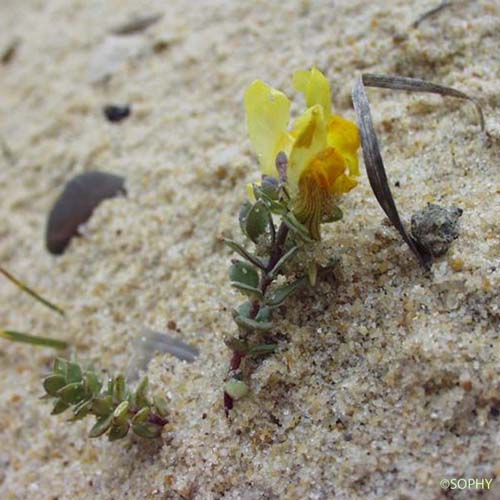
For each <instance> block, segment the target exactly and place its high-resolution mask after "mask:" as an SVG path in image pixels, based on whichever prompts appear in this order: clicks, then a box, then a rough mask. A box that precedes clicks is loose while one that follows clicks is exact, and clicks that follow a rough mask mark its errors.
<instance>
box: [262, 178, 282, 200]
mask: <svg viewBox="0 0 500 500" xmlns="http://www.w3.org/2000/svg"><path fill="white" fill-rule="evenodd" d="M260 196H266V197H267V198H268V199H270V200H277V199H278V198H279V181H278V179H276V178H275V177H271V176H269V175H263V176H262V182H261V184H260V186H259V193H258V194H257V198H259V197H260Z"/></svg>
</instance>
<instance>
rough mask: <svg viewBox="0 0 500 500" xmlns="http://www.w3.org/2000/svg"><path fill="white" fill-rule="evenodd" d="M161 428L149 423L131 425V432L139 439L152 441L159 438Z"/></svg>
mask: <svg viewBox="0 0 500 500" xmlns="http://www.w3.org/2000/svg"><path fill="white" fill-rule="evenodd" d="M161 430H162V427H161V426H159V425H156V424H151V423H149V422H145V423H138V424H134V425H132V431H133V432H134V434H137V435H138V436H140V437H143V438H148V439H154V438H157V437H159V436H161Z"/></svg>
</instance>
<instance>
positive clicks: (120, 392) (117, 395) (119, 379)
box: [113, 375, 127, 403]
mask: <svg viewBox="0 0 500 500" xmlns="http://www.w3.org/2000/svg"><path fill="white" fill-rule="evenodd" d="M126 397H127V388H126V385H125V378H124V377H123V375H117V376H116V377H115V380H114V384H113V400H114V401H115V403H121V402H122V401H123V400H124V399H125V398H126Z"/></svg>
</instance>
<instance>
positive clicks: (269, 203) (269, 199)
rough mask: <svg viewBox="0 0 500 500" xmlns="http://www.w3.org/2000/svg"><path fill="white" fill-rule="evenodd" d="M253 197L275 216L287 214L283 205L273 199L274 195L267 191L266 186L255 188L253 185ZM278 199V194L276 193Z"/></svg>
mask: <svg viewBox="0 0 500 500" xmlns="http://www.w3.org/2000/svg"><path fill="white" fill-rule="evenodd" d="M254 193H255V197H256V198H257V199H259V200H261V201H262V202H263V203H264V204H265V205H266V207H267V208H268V210H269V211H270V212H272V213H273V214H276V215H285V214H286V213H287V212H288V209H287V206H286V204H285V203H283V202H281V201H279V200H278V199H276V198H274V193H272V192H271V190H269V189H267V186H256V185H254ZM277 195H278V197H279V193H277Z"/></svg>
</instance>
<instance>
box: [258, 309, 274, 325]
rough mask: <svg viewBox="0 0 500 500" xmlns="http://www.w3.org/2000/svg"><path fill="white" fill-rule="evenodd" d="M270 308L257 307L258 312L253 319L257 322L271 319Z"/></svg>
mask: <svg viewBox="0 0 500 500" xmlns="http://www.w3.org/2000/svg"><path fill="white" fill-rule="evenodd" d="M271 314H272V311H271V308H270V307H267V306H261V308H260V309H259V312H258V313H257V316H255V320H256V321H258V322H259V323H265V322H266V321H270V320H271Z"/></svg>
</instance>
